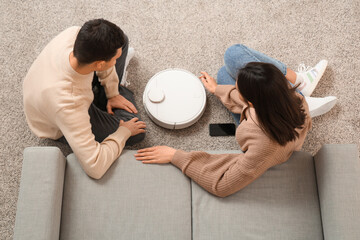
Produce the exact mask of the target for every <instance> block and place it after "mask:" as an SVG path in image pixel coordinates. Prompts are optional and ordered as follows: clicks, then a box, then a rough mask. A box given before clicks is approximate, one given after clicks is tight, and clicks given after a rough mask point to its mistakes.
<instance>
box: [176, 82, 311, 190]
mask: <svg viewBox="0 0 360 240" xmlns="http://www.w3.org/2000/svg"><path fill="white" fill-rule="evenodd" d="M215 95H216V96H217V97H218V98H219V99H220V100H221V101H222V102H223V104H224V105H225V106H226V107H227V108H228V109H229V110H230V111H231V112H234V113H240V114H241V119H240V125H239V127H238V128H237V130H236V140H237V141H238V143H239V145H240V146H241V149H242V151H243V152H244V153H243V154H208V153H205V152H184V151H181V150H177V151H176V153H175V155H174V157H173V159H172V161H171V162H172V164H174V165H175V166H177V167H178V168H180V169H181V170H182V172H183V173H184V174H186V175H187V176H189V177H190V178H191V179H193V180H194V181H195V182H197V183H198V184H199V185H200V186H202V187H203V188H204V189H206V190H207V191H209V192H210V193H212V194H214V195H217V196H220V197H225V196H228V195H230V194H233V193H235V192H237V191H239V190H240V189H242V188H244V187H245V186H247V185H248V184H250V183H251V182H253V181H254V180H255V179H257V178H258V177H260V176H261V175H262V174H263V173H264V172H265V171H266V170H267V169H269V168H270V167H272V166H274V165H277V164H280V163H283V162H285V161H287V160H288V159H289V157H290V156H291V154H292V153H293V151H295V150H300V149H301V146H302V145H303V143H304V140H305V137H306V134H307V132H308V131H309V129H310V128H311V118H310V115H309V108H308V105H307V103H306V101H305V100H304V98H303V97H302V96H300V95H299V97H301V98H303V107H304V108H305V111H306V114H307V118H306V120H305V124H304V128H303V129H297V131H298V133H299V138H297V139H296V140H295V141H292V142H289V143H287V144H286V145H285V146H281V145H279V144H278V143H277V142H275V141H273V140H271V139H270V138H269V137H268V136H266V135H265V133H264V132H263V131H262V130H261V129H260V127H259V126H258V125H259V124H258V121H257V116H256V113H255V109H254V108H252V107H248V106H247V105H246V104H245V103H244V102H242V101H241V100H240V98H239V93H238V91H237V90H236V89H235V86H230V85H219V86H218V87H217V88H216V90H215Z"/></svg>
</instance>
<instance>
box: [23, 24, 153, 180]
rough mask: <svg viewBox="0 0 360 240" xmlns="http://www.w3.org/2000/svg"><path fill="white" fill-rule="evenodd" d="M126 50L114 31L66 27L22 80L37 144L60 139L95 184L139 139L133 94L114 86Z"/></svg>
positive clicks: (142, 133)
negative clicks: (125, 149) (72, 152)
mask: <svg viewBox="0 0 360 240" xmlns="http://www.w3.org/2000/svg"><path fill="white" fill-rule="evenodd" d="M128 49H129V47H128V38H127V37H126V35H125V34H124V33H123V31H122V30H121V29H120V28H119V27H118V26H116V25H115V24H113V23H111V22H109V21H106V20H104V19H95V20H90V21H88V22H86V23H85V24H84V25H83V26H82V27H81V29H80V27H70V28H68V29H66V30H65V31H63V32H61V33H60V34H59V35H57V36H56V37H55V38H54V39H53V40H52V41H51V42H50V43H49V44H48V45H47V46H46V47H45V48H44V49H43V51H42V52H41V53H40V55H39V56H38V57H37V59H36V60H35V62H34V63H33V64H32V66H31V68H30V70H29V72H28V74H27V75H26V77H25V79H24V83H23V94H24V110H25V115H26V120H27V122H28V125H29V127H30V129H31V130H32V131H33V132H34V133H35V135H37V136H38V137H40V138H50V139H55V140H56V139H60V138H62V137H63V136H64V137H65V139H66V141H67V142H68V143H69V145H70V147H71V148H72V150H73V151H74V153H75V155H76V156H77V158H78V159H79V162H80V164H81V166H82V168H83V169H84V171H85V172H86V173H87V174H88V175H89V176H90V177H92V178H95V179H99V178H101V177H102V176H103V175H104V174H105V172H106V171H107V170H108V169H109V167H110V166H111V164H112V163H113V162H114V161H115V160H116V159H117V158H118V157H119V156H120V154H121V151H122V150H123V148H124V146H125V144H127V145H132V144H135V143H137V142H139V141H141V140H143V138H144V136H145V129H144V128H145V127H146V125H145V123H144V122H142V121H138V118H137V113H138V112H137V110H136V107H135V101H134V96H133V93H132V92H131V91H130V90H128V89H127V88H126V87H124V86H122V85H121V84H119V79H122V82H124V81H125V76H124V77H123V75H124V74H125V68H126V66H125V65H126V63H128V62H129V61H130V57H131V56H130V57H128V58H127V54H128ZM131 50H132V52H131V55H133V49H131ZM129 55H130V54H129ZM94 72H96V74H94Z"/></svg>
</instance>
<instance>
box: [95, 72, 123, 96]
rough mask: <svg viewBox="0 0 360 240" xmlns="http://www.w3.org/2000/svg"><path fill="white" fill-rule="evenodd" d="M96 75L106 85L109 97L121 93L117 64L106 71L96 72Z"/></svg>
mask: <svg viewBox="0 0 360 240" xmlns="http://www.w3.org/2000/svg"><path fill="white" fill-rule="evenodd" d="M96 75H97V76H98V77H99V81H100V83H101V85H102V86H103V87H104V89H105V93H106V97H107V98H108V99H109V98H112V97H115V96H117V95H119V76H118V75H117V72H116V69H115V66H113V67H111V68H109V69H108V70H105V71H101V72H96Z"/></svg>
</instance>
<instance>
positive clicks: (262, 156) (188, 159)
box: [135, 138, 289, 197]
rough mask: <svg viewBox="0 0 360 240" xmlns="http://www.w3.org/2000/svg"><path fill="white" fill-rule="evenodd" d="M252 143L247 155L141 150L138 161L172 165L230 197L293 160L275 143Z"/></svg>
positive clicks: (209, 190)
mask: <svg viewBox="0 0 360 240" xmlns="http://www.w3.org/2000/svg"><path fill="white" fill-rule="evenodd" d="M249 141H250V142H251V143H249V147H248V148H247V151H246V152H245V153H243V154H208V153H206V152H185V151H182V150H176V149H173V148H170V147H167V146H156V147H152V148H147V149H141V150H139V151H138V153H137V154H135V157H136V159H137V160H140V161H143V163H169V162H171V163H172V164H173V165H175V166H177V167H178V168H179V169H180V170H181V171H182V172H183V173H184V174H185V175H187V176H188V177H190V178H191V179H192V180H194V181H195V182H196V183H198V184H199V185H200V186H201V187H203V188H204V189H205V190H206V191H208V192H210V193H212V194H214V195H216V196H219V197H226V196H229V195H231V194H233V193H235V192H237V191H239V190H240V189H242V188H244V187H246V186H247V185H248V184H250V183H251V182H253V181H254V180H255V179H257V178H258V177H260V176H261V175H262V174H263V173H264V172H265V171H266V170H267V169H269V168H270V167H272V166H274V165H276V164H279V163H281V162H283V161H286V160H287V159H288V157H289V153H288V154H286V152H287V151H284V148H279V147H275V146H273V143H271V142H259V140H256V139H255V138H253V139H250V140H249Z"/></svg>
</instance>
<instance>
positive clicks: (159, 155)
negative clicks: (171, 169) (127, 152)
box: [135, 146, 176, 163]
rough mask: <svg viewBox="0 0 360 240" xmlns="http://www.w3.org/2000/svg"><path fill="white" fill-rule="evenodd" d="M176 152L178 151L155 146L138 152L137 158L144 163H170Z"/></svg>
mask: <svg viewBox="0 0 360 240" xmlns="http://www.w3.org/2000/svg"><path fill="white" fill-rule="evenodd" d="M175 152H176V149H174V148H171V147H168V146H155V147H151V148H144V149H140V150H138V153H137V154H135V158H136V160H138V161H142V163H169V162H171V160H172V159H173V157H174V155H175Z"/></svg>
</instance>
